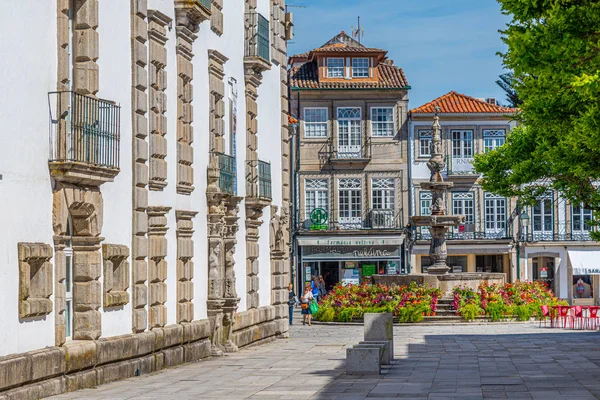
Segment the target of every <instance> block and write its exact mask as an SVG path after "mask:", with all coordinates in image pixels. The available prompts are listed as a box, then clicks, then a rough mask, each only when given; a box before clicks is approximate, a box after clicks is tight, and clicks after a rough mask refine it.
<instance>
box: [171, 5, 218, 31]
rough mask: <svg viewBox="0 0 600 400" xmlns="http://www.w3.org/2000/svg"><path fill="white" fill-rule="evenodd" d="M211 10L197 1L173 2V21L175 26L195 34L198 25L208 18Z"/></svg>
mask: <svg viewBox="0 0 600 400" xmlns="http://www.w3.org/2000/svg"><path fill="white" fill-rule="evenodd" d="M210 15H211V9H209V8H206V7H205V6H204V4H203V3H202V2H200V1H198V0H175V20H176V22H177V26H181V27H185V28H186V29H189V30H190V31H191V32H194V33H197V32H198V30H200V28H199V25H200V24H201V23H202V22H204V21H207V20H208V19H209V18H210Z"/></svg>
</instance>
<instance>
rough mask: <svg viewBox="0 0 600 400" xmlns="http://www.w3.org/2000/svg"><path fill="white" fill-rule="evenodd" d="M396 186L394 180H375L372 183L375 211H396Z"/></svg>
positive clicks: (372, 201) (372, 198) (372, 200)
mask: <svg viewBox="0 0 600 400" xmlns="http://www.w3.org/2000/svg"><path fill="white" fill-rule="evenodd" d="M395 186H396V185H395V184H394V178H373V180H372V181H371V203H372V204H373V209H377V210H394V209H395V205H396V200H395V198H396V187H395Z"/></svg>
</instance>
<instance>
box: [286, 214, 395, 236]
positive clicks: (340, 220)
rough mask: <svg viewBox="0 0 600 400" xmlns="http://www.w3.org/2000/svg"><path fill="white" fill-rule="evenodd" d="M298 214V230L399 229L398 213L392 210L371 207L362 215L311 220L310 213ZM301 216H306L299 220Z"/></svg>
mask: <svg viewBox="0 0 600 400" xmlns="http://www.w3.org/2000/svg"><path fill="white" fill-rule="evenodd" d="M297 216H298V221H299V222H298V230H300V231H342V230H387V229H396V230H397V229H400V228H401V224H400V218H399V217H400V214H399V213H396V212H395V211H394V210H388V209H371V210H368V211H367V212H366V213H364V215H361V216H351V217H337V218H336V219H335V220H328V221H325V222H323V223H320V222H321V221H311V218H310V213H306V212H305V210H300V212H299V213H298V214H297ZM301 216H306V218H305V219H303V220H301V219H300V217H301Z"/></svg>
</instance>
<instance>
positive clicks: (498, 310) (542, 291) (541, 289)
mask: <svg viewBox="0 0 600 400" xmlns="http://www.w3.org/2000/svg"><path fill="white" fill-rule="evenodd" d="M558 304H561V305H566V304H567V302H566V301H564V300H559V299H557V298H556V297H554V294H553V293H552V292H551V291H550V290H549V289H548V288H547V286H546V285H544V284H543V283H541V282H516V283H507V284H504V285H488V284H485V283H484V284H481V285H479V288H478V290H477V291H474V290H473V289H470V288H462V287H456V288H454V301H453V302H452V307H453V308H454V309H455V310H456V311H457V314H459V315H461V316H462V317H463V318H464V319H465V320H473V319H475V318H476V317H478V316H486V317H488V318H490V319H491V320H492V321H500V320H503V319H506V318H516V319H517V320H519V321H527V320H529V319H530V318H531V317H539V316H540V310H541V306H542V305H548V306H553V305H558Z"/></svg>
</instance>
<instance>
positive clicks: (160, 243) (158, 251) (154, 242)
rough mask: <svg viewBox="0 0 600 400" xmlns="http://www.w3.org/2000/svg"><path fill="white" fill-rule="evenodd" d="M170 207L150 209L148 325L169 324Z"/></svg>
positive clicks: (155, 326)
mask: <svg viewBox="0 0 600 400" xmlns="http://www.w3.org/2000/svg"><path fill="white" fill-rule="evenodd" d="M170 210H171V208H170V207H148V244H149V249H148V286H149V293H148V305H149V310H148V311H149V314H148V324H149V326H150V328H158V327H163V326H165V325H166V324H167V307H166V306H165V303H166V301H167V283H166V280H167V260H165V258H166V257H167V238H166V234H167V230H168V229H169V228H167V217H166V214H167V213H168V212H169V211H170Z"/></svg>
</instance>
